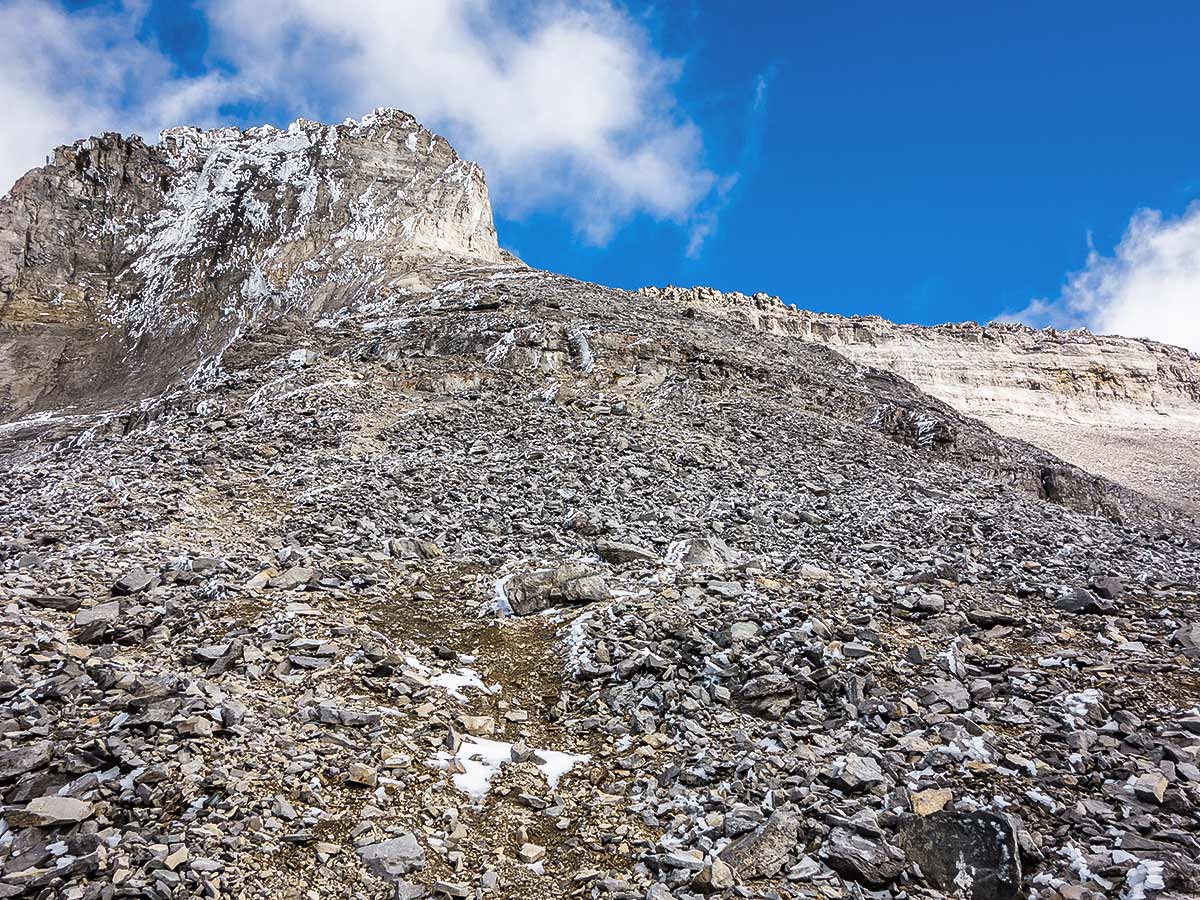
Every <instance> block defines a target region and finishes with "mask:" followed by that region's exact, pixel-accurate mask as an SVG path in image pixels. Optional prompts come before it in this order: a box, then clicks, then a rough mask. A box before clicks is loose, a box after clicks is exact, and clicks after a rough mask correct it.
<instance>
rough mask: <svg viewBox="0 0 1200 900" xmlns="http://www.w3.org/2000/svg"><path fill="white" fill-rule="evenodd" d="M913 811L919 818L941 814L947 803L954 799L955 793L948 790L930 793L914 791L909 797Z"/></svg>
mask: <svg viewBox="0 0 1200 900" xmlns="http://www.w3.org/2000/svg"><path fill="white" fill-rule="evenodd" d="M908 799H909V803H910V804H911V805H912V811H913V813H915V814H916V815H918V816H928V815H932V814H933V813H935V812H939V811H940V810H941V809H942V808H944V807H945V805H946V804H947V803H949V802H950V801H951V800H953V799H954V792H953V791H951V790H949V789H948V788H934V789H932V790H928V791H913V792H912V793H911V794H909V796H908Z"/></svg>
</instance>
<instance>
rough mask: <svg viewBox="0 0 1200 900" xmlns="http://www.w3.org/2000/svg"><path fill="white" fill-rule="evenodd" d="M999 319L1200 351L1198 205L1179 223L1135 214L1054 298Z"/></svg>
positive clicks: (1145, 211)
mask: <svg viewBox="0 0 1200 900" xmlns="http://www.w3.org/2000/svg"><path fill="white" fill-rule="evenodd" d="M1005 318H1007V319H1010V320H1014V321H1021V322H1026V323H1028V324H1031V325H1036V326H1043V327H1044V326H1053V327H1055V328H1078V327H1086V328H1089V329H1091V330H1092V331H1094V332H1097V333H1099V334H1123V335H1127V336H1129V337H1144V338H1152V339H1154V340H1158V341H1163V342H1164V343H1168V344H1176V345H1179V346H1181V347H1187V348H1189V349H1191V350H1193V351H1196V352H1198V353H1200V202H1197V203H1193V204H1192V205H1191V207H1189V208H1188V210H1187V211H1186V212H1184V214H1183V215H1181V216H1179V217H1178V218H1168V217H1164V216H1163V214H1162V213H1160V212H1158V211H1156V210H1151V209H1143V210H1139V211H1138V212H1136V213H1135V214H1134V216H1133V218H1132V219H1131V220H1130V222H1129V227H1128V228H1127V229H1126V231H1125V235H1124V236H1123V237H1122V238H1121V242H1120V243H1119V244H1118V245H1117V247H1116V250H1115V251H1114V252H1113V255H1112V256H1104V255H1102V254H1100V253H1098V252H1096V250H1095V249H1092V250H1091V251H1090V252H1089V253H1088V259H1087V265H1086V266H1085V267H1084V268H1083V269H1082V270H1081V271H1079V272H1075V273H1073V274H1072V275H1071V276H1070V277H1069V278H1068V279H1067V283H1066V285H1065V286H1064V288H1063V291H1062V294H1061V296H1060V297H1059V298H1058V299H1057V300H1044V299H1043V300H1034V301H1033V302H1032V303H1030V304H1029V306H1027V307H1026V308H1025V309H1023V310H1021V311H1020V312H1018V313H1015V314H1013V315H1011V316H1006V317H1005Z"/></svg>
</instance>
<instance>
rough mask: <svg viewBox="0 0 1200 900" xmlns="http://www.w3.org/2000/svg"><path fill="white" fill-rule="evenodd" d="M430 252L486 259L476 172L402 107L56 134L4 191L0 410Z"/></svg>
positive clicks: (122, 378) (211, 342)
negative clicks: (272, 120)
mask: <svg viewBox="0 0 1200 900" xmlns="http://www.w3.org/2000/svg"><path fill="white" fill-rule="evenodd" d="M431 259H441V260H455V261H463V262H470V261H478V262H485V263H486V262H493V263H494V262H497V261H499V259H500V249H499V247H498V245H497V243H496V232H495V228H494V226H493V224H492V211H491V205H490V203H489V200H488V191H487V183H486V181H485V178H484V174H483V171H482V170H481V169H480V168H479V167H478V166H477V165H475V164H474V163H472V162H469V161H466V160H463V159H460V158H459V157H458V155H457V154H456V153H455V151H454V149H453V148H452V147H451V146H450V145H449V144H448V143H447V142H446V141H445V140H444V139H443V138H441V137H439V136H438V135H435V134H433V133H431V132H429V131H427V130H426V129H424V128H422V127H421V126H420V124H418V123H417V121H416V120H415V119H413V117H412V116H410V115H408V114H407V113H403V112H400V111H398V110H376V111H375V112H373V113H371V114H370V115H367V116H365V117H364V118H362V119H360V120H357V121H354V120H349V121H346V122H344V123H342V124H340V125H322V124H319V123H316V122H309V121H305V120H300V121H297V122H295V123H293V124H292V125H291V126H290V127H289V128H288V129H287V130H279V129H276V128H272V127H269V126H264V127H261V128H252V129H249V130H247V131H242V130H240V129H236V128H223V129H217V130H213V131H201V130H199V129H196V128H173V129H170V130H168V131H166V132H164V133H163V134H162V137H161V140H160V141H159V143H158V144H155V145H149V144H147V143H145V142H144V141H143V140H142V139H141V138H139V137H136V136H134V137H122V136H121V135H117V134H106V135H103V136H101V137H97V138H90V139H87V140H83V141H78V142H76V143H75V144H72V145H70V146H66V147H60V148H58V149H57V150H55V151H54V155H53V158H52V159H51V160H50V161H49V162H48V164H47V165H46V166H45V167H43V168H40V169H35V170H33V171H32V172H30V173H28V174H27V175H25V176H24V177H23V178H22V179H20V180H19V181H18V182H17V184H16V185H15V186H14V187H13V189H12V191H11V193H10V194H9V195H8V196H7V197H5V198H4V199H3V200H2V201H0V329H2V330H0V417H11V416H12V415H14V414H19V413H21V412H22V411H23V410H27V409H30V408H33V407H34V406H36V405H39V404H40V403H43V402H46V401H49V402H55V401H58V402H64V403H70V402H72V401H73V400H74V399H76V398H79V397H83V396H85V395H87V394H89V393H91V392H92V389H93V387H94V386H95V385H97V383H98V381H97V380H98V379H99V382H102V383H103V385H104V386H105V390H108V391H110V392H116V393H118V394H122V393H124V392H125V389H126V387H130V386H131V385H132V389H133V390H134V392H135V393H143V392H144V391H145V390H146V389H147V388H151V387H161V386H162V383H163V380H164V378H166V377H169V376H171V375H173V374H177V373H178V366H171V367H169V368H167V369H164V367H163V362H164V360H166V359H172V360H175V361H176V362H180V363H187V362H194V361H196V360H197V359H199V358H201V357H202V356H203V355H204V354H205V353H210V352H214V351H217V350H219V349H220V347H221V346H223V345H224V344H225V343H227V342H228V340H229V339H230V336H231V335H232V334H233V333H234V332H235V331H236V330H237V328H238V327H239V326H240V325H242V324H244V323H246V322H252V321H255V320H257V319H260V318H262V317H263V316H265V315H278V314H281V313H283V314H286V313H302V314H305V315H314V314H317V313H319V312H321V311H324V310H329V309H332V308H336V307H338V306H340V305H341V304H342V303H343V302H344V301H345V298H346V297H347V296H351V295H352V296H354V297H355V298H358V299H361V298H363V297H364V296H368V295H383V294H386V293H388V292H389V291H393V290H397V289H401V290H403V289H405V287H406V285H407V284H408V282H409V281H410V280H411V275H410V273H411V271H412V269H413V268H414V267H415V266H416V265H419V264H420V263H422V262H427V261H429V260H431ZM164 354H165V356H164ZM75 357H86V358H88V359H89V360H90V361H91V363H90V364H87V365H78V364H71V365H64V360H69V359H71V358H75ZM181 357H182V358H181ZM150 382H155V383H154V384H151V383H150Z"/></svg>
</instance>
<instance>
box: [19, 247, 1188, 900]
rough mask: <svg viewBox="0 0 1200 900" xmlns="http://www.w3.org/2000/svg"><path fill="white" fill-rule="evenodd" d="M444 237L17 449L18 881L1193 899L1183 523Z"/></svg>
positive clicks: (658, 306) (791, 350)
mask: <svg viewBox="0 0 1200 900" xmlns="http://www.w3.org/2000/svg"><path fill="white" fill-rule="evenodd" d="M518 275H519V276H520V277H517V276H518ZM423 277H424V278H425V279H426V280H427V281H428V282H429V283H431V284H438V285H441V287H435V288H434V289H433V290H432V291H429V292H412V293H408V292H405V291H396V292H394V293H392V294H391V295H389V296H387V297H384V298H376V299H374V300H373V301H372V302H371V303H370V304H366V303H363V304H357V305H356V304H352V305H350V306H349V307H347V308H346V309H343V310H342V311H340V312H338V313H337V314H331V315H329V316H328V317H326V318H324V319H320V320H318V321H317V322H315V323H309V322H307V321H301V320H293V319H288V318H285V319H276V320H273V321H269V322H266V323H263V324H260V325H259V326H256V327H252V328H247V329H246V330H245V331H244V332H243V333H242V334H241V335H240V336H239V337H238V339H237V340H236V341H235V342H234V343H233V344H231V345H230V346H229V347H228V348H227V349H226V350H225V351H224V353H223V355H222V356H221V359H220V362H219V365H213V366H210V368H209V369H208V370H207V374H206V375H205V377H204V378H197V379H194V380H193V381H192V382H190V383H189V384H188V385H187V386H185V387H183V388H180V389H178V390H177V391H175V392H174V393H173V394H171V395H170V397H169V402H167V401H166V400H164V402H162V403H161V404H160V405H159V406H158V407H157V408H156V411H155V412H154V413H153V415H141V414H139V418H138V419H137V420H136V421H131V420H125V419H122V418H121V417H107V418H105V417H103V416H97V417H95V418H93V419H92V420H90V421H91V425H90V426H89V428H88V430H86V431H83V432H79V433H78V434H76V435H75V436H74V437H72V438H69V439H67V440H64V441H62V442H60V443H58V444H56V445H49V444H46V443H39V442H37V441H36V440H31V441H28V442H23V443H20V444H18V445H17V446H16V447H15V448H14V450H13V452H12V453H10V454H9V456H8V458H7V459H6V461H5V462H4V469H3V473H2V475H3V477H2V478H0V604H2V606H0V633H2V634H3V638H4V639H3V641H2V642H0V653H2V654H3V656H2V659H0V796H2V799H3V824H2V825H0V896H4V897H31V898H34V897H35V898H70V900H84V898H87V900H91V898H113V897H146V898H177V897H214V898H215V897H222V898H225V897H229V898H268V897H269V898H304V900H308V898H323V897H346V898H396V897H400V898H420V897H433V898H439V897H440V898H459V897H463V898H484V897H489V898H490V897H495V898H526V900H539V898H544V900H550V898H563V897H581V898H584V897H586V898H614V900H615V898H631V900H642V898H646V900H671V898H674V900H696V898H700V897H713V896H717V897H721V896H726V897H758V898H818V897H819V898H840V897H866V896H872V897H888V896H892V897H942V896H961V897H972V898H976V900H985V898H1014V897H1028V896H1034V897H1044V898H1070V900H1082V898H1088V897H1110V896H1121V897H1127V898H1141V897H1152V898H1169V897H1186V896H1193V895H1196V894H1197V893H1200V866H1198V863H1197V860H1198V859H1200V843H1198V834H1200V816H1198V812H1197V804H1198V802H1200V769H1198V768H1197V764H1198V760H1197V756H1198V753H1200V706H1198V703H1200V675H1198V672H1197V659H1198V656H1200V616H1198V613H1197V585H1198V583H1200V545H1198V543H1197V539H1196V531H1195V523H1194V522H1190V521H1189V520H1187V519H1186V517H1184V516H1181V515H1180V514H1179V513H1178V511H1177V510H1173V509H1171V508H1169V507H1165V506H1162V505H1160V504H1157V503H1155V502H1154V501H1150V500H1147V499H1146V498H1144V497H1140V496H1138V495H1136V494H1133V493H1132V492H1129V491H1127V490H1124V489H1122V488H1119V487H1117V486H1116V485H1112V484H1110V483H1108V482H1104V481H1102V480H1100V479H1096V478H1093V477H1092V476H1089V475H1087V474H1086V473H1082V472H1080V471H1078V470H1074V469H1071V468H1070V467H1068V466H1065V465H1063V464H1058V463H1056V462H1055V461H1053V459H1052V458H1049V457H1047V456H1046V454H1044V453H1041V451H1038V450H1036V449H1035V448H1033V447H1030V446H1028V445H1025V444H1021V443H1019V442H1016V441H1012V440H1009V439H1005V438H1001V437H999V436H997V435H995V434H993V433H992V432H990V431H988V430H987V429H986V428H984V427H983V426H981V425H979V424H978V423H976V422H973V421H972V420H969V419H965V418H963V417H961V416H959V415H957V414H956V413H954V412H953V411H952V410H950V409H949V408H947V407H945V406H943V405H941V404H939V403H938V402H937V401H935V400H932V399H931V398H928V397H926V396H925V395H922V394H920V393H919V392H918V391H916V390H915V389H913V388H912V387H911V386H910V385H907V384H906V383H904V382H902V381H900V380H898V379H895V378H893V377H890V376H885V375H882V374H881V373H878V372H875V371H874V370H868V369H864V368H861V367H856V366H854V365H852V364H850V363H848V362H847V361H846V360H844V359H843V358H841V357H839V356H837V355H836V354H834V353H832V352H830V351H828V350H826V349H824V348H821V347H819V346H816V345H811V344H801V343H799V342H794V341H791V340H789V339H788V338H786V337H773V336H770V335H763V334H758V333H754V332H752V331H750V330H749V329H747V328H746V327H744V326H742V325H739V324H738V323H737V321H736V320H733V319H730V318H728V317H725V318H717V317H712V318H706V317H705V316H704V315H703V314H697V313H696V312H695V311H694V310H692V311H691V312H688V311H687V309H685V308H684V307H681V306H679V305H675V304H672V303H671V302H669V301H666V300H663V299H655V298H651V297H648V296H645V295H630V294H624V293H621V292H617V291H609V290H606V289H603V288H599V287H596V286H593V285H584V284H580V283H578V282H574V281H571V280H569V279H566V278H561V277H558V276H553V275H548V274H545V273H539V272H535V271H533V270H528V269H524V268H521V267H519V266H515V265H500V266H490V267H483V268H465V269H464V268H461V267H460V268H457V269H454V268H441V269H438V268H436V267H433V268H431V269H430V270H429V271H428V272H426V273H425V275H424V276H423ZM439 279H440V280H439ZM580 335H583V336H585V337H584V338H583V339H582V342H581V339H580V337H579V336H580ZM585 346H586V353H585V352H584V350H583V347H585ZM297 360H301V361H302V363H303V364H298V363H297ZM280 378H286V379H287V391H279V390H277V389H275V388H272V387H271V385H273V384H276V383H277V382H278V380H279V379H280ZM898 404H899V405H900V406H903V407H904V408H906V409H909V410H910V411H911V416H910V417H909V418H913V417H917V418H920V419H921V421H926V420H927V419H928V418H930V417H932V418H934V419H936V420H937V421H938V422H939V423H940V425H939V427H938V429H937V430H936V433H937V434H938V435H939V436H940V437H939V439H938V440H937V441H934V442H929V441H923V440H916V439H914V438H913V435H912V433H910V432H911V429H907V428H905V427H900V426H899V425H896V423H898V422H902V421H903V419H904V417H900V416H896V415H877V414H876V412H877V410H878V409H879V408H880V407H882V406H887V407H888V408H891V409H894V408H896V407H897V405H898ZM914 421H915V419H914ZM889 423H892V424H891V425H889ZM893 426H895V427H893ZM1050 465H1054V466H1056V469H1055V471H1056V473H1057V474H1056V476H1055V478H1056V484H1059V485H1060V486H1065V487H1062V490H1060V491H1059V492H1058V493H1057V494H1056V496H1055V499H1054V500H1048V499H1047V498H1046V497H1045V496H1044V492H1039V488H1038V485H1039V484H1041V483H1042V475H1043V473H1044V471H1045V469H1046V467H1047V466H1050Z"/></svg>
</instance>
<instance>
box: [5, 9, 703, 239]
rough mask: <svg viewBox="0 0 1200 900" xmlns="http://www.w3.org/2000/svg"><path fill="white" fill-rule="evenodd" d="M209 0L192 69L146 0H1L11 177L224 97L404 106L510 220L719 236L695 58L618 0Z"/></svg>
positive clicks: (287, 109)
mask: <svg viewBox="0 0 1200 900" xmlns="http://www.w3.org/2000/svg"><path fill="white" fill-rule="evenodd" d="M202 9H203V11H204V13H205V15H206V16H207V18H208V24H209V26H210V41H211V42H210V50H209V53H210V63H212V64H213V65H212V67H211V68H210V70H209V74H206V75H203V76H200V77H195V78H188V77H184V76H181V75H179V74H178V73H177V72H175V71H173V69H172V65H171V63H170V61H169V60H168V59H167V58H165V57H164V56H163V55H162V54H161V53H160V52H159V51H158V50H157V49H156V48H155V47H153V46H150V45H148V44H146V43H145V42H144V41H142V40H139V38H138V25H139V23H140V21H141V17H142V15H143V12H144V10H143V2H142V0H128V2H126V4H125V5H124V6H123V7H122V8H119V9H117V10H116V11H109V12H90V13H72V14H69V15H68V14H66V13H64V12H63V11H62V9H61V7H60V6H59V5H58V4H57V3H55V2H52V0H0V35H4V38H0V103H5V104H6V107H5V108H6V109H7V110H9V111H10V112H8V113H7V114H3V115H5V118H4V119H0V122H4V123H5V125H6V132H7V135H11V137H9V136H6V139H5V141H4V148H3V151H2V152H0V181H6V182H8V183H11V181H12V180H13V179H14V178H15V177H16V176H17V175H19V174H20V173H21V172H22V171H24V170H25V169H26V168H28V167H30V166H32V165H36V164H38V163H39V162H40V161H41V157H42V155H43V154H45V153H46V152H47V151H48V150H49V149H50V148H51V147H52V146H54V145H55V144H57V143H64V142H66V141H69V140H72V139H74V138H76V137H82V136H85V135H87V134H91V133H93V132H96V131H99V130H103V129H120V130H133V129H137V130H142V131H143V132H144V133H148V134H151V135H152V134H154V133H155V132H157V130H159V129H161V128H163V127H167V126H170V125H176V124H185V123H186V124H201V125H210V124H216V122H217V121H218V120H219V116H218V111H219V109H220V105H221V104H222V103H230V102H235V101H242V100H247V101H250V102H251V103H254V104H259V105H260V106H261V107H262V108H264V109H270V110H273V111H277V112H279V113H281V114H282V115H284V116H288V117H295V116H307V117H311V118H319V119H325V120H327V121H328V120H340V119H342V118H345V117H347V116H352V115H361V114H362V113H365V112H366V111H368V110H369V109H371V108H372V107H375V106H399V107H401V108H403V109H406V110H408V111H409V112H411V113H413V114H414V115H416V116H417V118H418V119H421V120H422V121H423V122H425V124H427V125H429V126H430V127H433V128H435V129H437V130H439V131H442V132H443V133H445V134H446V135H447V137H449V138H450V139H451V141H452V142H453V143H454V144H455V146H456V147H457V148H458V149H459V151H460V152H462V153H463V154H464V155H466V156H469V157H471V158H474V159H477V160H479V161H480V162H481V163H482V164H483V165H484V168H485V169H486V170H487V172H488V175H489V178H490V181H491V185H492V188H493V192H494V194H495V199H496V201H497V205H498V206H499V207H500V208H501V209H503V210H504V211H505V212H506V213H507V214H509V215H523V214H525V213H527V212H530V211H532V210H534V209H543V208H547V207H549V208H556V209H563V210H565V211H567V212H568V213H569V214H570V215H571V217H572V219H573V220H574V221H575V222H576V223H577V228H578V230H579V231H580V232H581V233H582V234H583V235H584V237H585V238H586V239H588V240H590V241H592V242H595V243H602V242H604V241H606V240H607V239H608V238H609V236H610V235H611V233H612V231H613V229H614V228H615V227H616V226H617V225H619V224H620V223H621V222H622V221H624V220H626V219H628V218H629V217H631V216H633V215H635V214H637V213H646V214H649V215H650V216H653V217H655V218H657V219H660V220H666V221H671V222H676V223H679V224H692V225H696V224H697V223H699V225H700V227H699V229H698V231H697V232H696V233H698V234H701V239H702V233H705V232H708V231H711V230H712V227H713V226H712V224H711V220H712V213H711V212H704V210H706V209H708V208H709V207H710V206H711V202H712V198H713V197H714V195H715V189H716V188H717V186H718V183H719V182H720V179H719V178H718V177H717V176H716V175H715V174H714V173H713V172H711V171H709V170H708V169H707V168H706V167H705V165H704V164H703V145H702V139H701V134H700V131H699V129H698V128H697V126H696V125H695V124H694V123H693V122H692V121H691V120H690V119H688V117H687V116H686V115H685V114H683V112H682V111H681V110H680V109H679V107H678V105H677V103H676V100H675V96H674V92H675V90H676V88H677V84H678V79H679V76H680V64H679V63H678V62H677V61H675V60H671V59H668V58H665V57H664V56H662V55H661V54H660V53H658V52H657V51H656V50H655V48H654V47H653V45H652V43H651V41H650V39H649V36H648V35H647V33H646V31H645V29H644V28H643V27H642V26H641V25H640V24H639V23H637V22H636V21H635V20H634V19H633V18H631V16H630V15H629V14H628V13H627V12H625V11H624V10H622V9H620V8H618V7H617V6H615V5H613V4H612V3H611V2H609V0H589V2H584V3H575V4H566V3H563V2H559V0H538V2H534V3H532V4H528V3H527V4H512V3H510V2H507V0H438V2H429V0H338V2H336V3H332V2H329V0H206V2H205V3H204V4H203V7H202ZM518 10H519V15H518V14H517V11H518ZM217 73H223V74H217ZM14 125H19V127H16V128H14V127H13V126H14ZM5 186H7V185H5ZM693 245H694V247H693V249H697V248H698V242H697V241H696V240H693Z"/></svg>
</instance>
